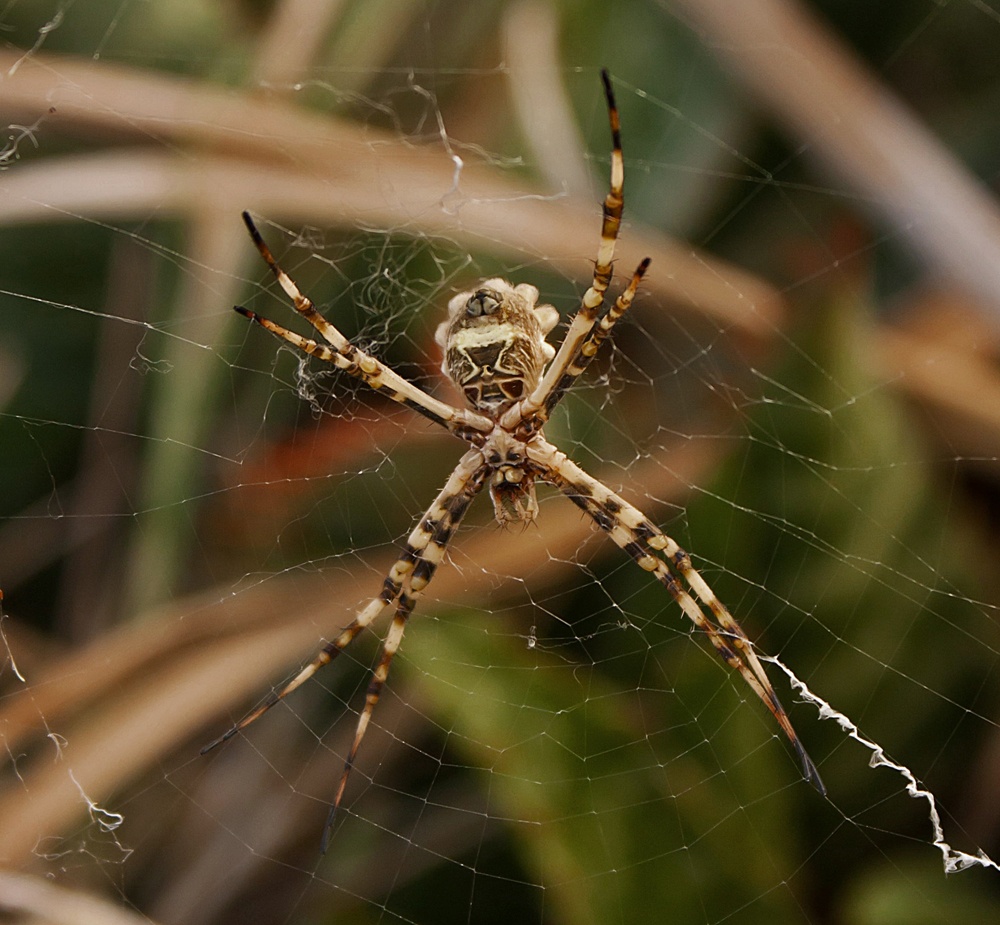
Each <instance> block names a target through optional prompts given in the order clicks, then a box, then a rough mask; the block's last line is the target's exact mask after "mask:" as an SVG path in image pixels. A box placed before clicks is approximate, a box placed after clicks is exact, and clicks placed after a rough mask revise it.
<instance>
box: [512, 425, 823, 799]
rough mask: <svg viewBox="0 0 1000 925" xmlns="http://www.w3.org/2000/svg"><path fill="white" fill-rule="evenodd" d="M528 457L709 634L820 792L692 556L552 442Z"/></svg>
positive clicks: (735, 626)
mask: <svg viewBox="0 0 1000 925" xmlns="http://www.w3.org/2000/svg"><path fill="white" fill-rule="evenodd" d="M529 456H530V457H531V458H532V459H533V460H535V461H536V462H539V463H540V464H542V465H544V466H545V468H546V470H547V472H546V474H545V476H544V478H545V479H546V481H551V482H552V483H553V484H554V485H556V487H558V488H559V490H560V491H562V493H563V494H565V495H566V496H567V497H568V498H569V499H570V500H571V501H572V502H573V503H574V504H576V505H577V507H579V508H581V509H583V510H584V511H586V512H587V514H589V515H590V517H591V518H592V519H593V521H594V522H595V523H596V524H597V526H599V527H600V528H601V529H602V530H603V531H604V532H605V533H607V534H608V536H610V537H611V539H612V540H614V542H615V543H616V544H617V545H618V546H620V547H621V548H622V549H623V550H624V551H625V552H626V553H628V554H629V556H631V557H632V559H633V561H634V562H635V563H636V564H637V565H638V566H639V567H640V568H642V569H643V570H645V571H647V572H650V573H651V574H653V575H654V576H655V578H656V579H657V580H658V581H659V582H660V584H662V585H663V586H664V587H665V588H666V589H667V591H668V592H669V594H670V596H671V597H672V598H673V599H674V600H675V601H676V602H677V604H678V606H680V608H681V610H683V611H684V614H685V616H687V617H688V618H689V619H690V620H691V622H692V623H694V625H695V626H696V627H698V629H699V630H701V631H702V632H704V633H705V635H706V636H708V638H709V641H710V642H711V643H712V645H713V646H714V647H715V649H716V651H717V652H718V653H719V655H720V656H721V657H722V659H723V661H725V663H726V664H727V665H729V667H730V668H733V669H734V670H736V671H738V672H739V673H740V674H741V675H742V676H743V679H744V680H745V681H746V682H747V684H749V685H750V687H751V689H752V690H753V692H754V693H755V694H756V695H757V696H758V697H759V698H760V699H761V700H762V701H763V702H764V705H765V706H766V707H767V708H768V710H770V711H771V714H772V715H773V716H774V718H775V719H776V720H777V721H778V725H779V726H780V727H781V729H782V731H783V732H784V733H785V735H786V736H787V737H788V740H789V741H790V742H791V743H792V747H793V748H794V749H795V752H796V754H797V755H798V758H799V762H800V763H801V765H802V772H803V776H804V777H805V778H806V780H808V781H809V782H810V783H811V784H812V785H813V786H814V787H815V788H816V789H817V790H818V791H819V792H820V793H822V794H825V793H826V788H825V786H824V785H823V781H822V780H821V778H820V776H819V771H818V770H817V769H816V765H815V764H814V763H813V761H812V759H811V758H810V757H809V755H808V754H807V752H806V750H805V748H804V746H803V745H802V742H801V741H800V740H799V737H798V735H797V734H796V732H795V729H794V728H793V727H792V723H791V720H790V719H789V718H788V714H787V713H786V712H785V708H784V707H783V706H782V705H781V701H780V700H779V699H778V695H777V694H776V693H775V691H774V688H773V687H772V686H771V682H770V680H769V679H768V677H767V674H766V673H765V672H764V666H763V665H761V663H760V659H758V658H757V653H756V652H755V651H754V646H753V643H752V642H751V641H750V639H749V637H748V636H747V635H746V633H745V632H744V631H743V628H742V627H741V626H740V625H739V623H737V621H736V619H735V618H734V617H733V615H732V614H731V613H730V612H729V610H728V608H727V607H726V606H725V605H724V604H723V603H722V602H721V601H720V600H719V599H718V597H716V595H715V592H714V591H712V589H711V588H710V587H709V585H708V582H706V581H705V579H704V578H702V576H701V575H700V574H699V573H698V571H697V570H696V569H695V568H694V566H692V565H691V557H690V556H689V555H688V554H687V553H686V552H685V551H684V550H683V549H681V547H680V546H678V545H677V543H676V542H675V541H674V540H673V539H671V538H670V537H669V536H667V535H666V534H665V533H663V532H662V531H661V530H660V529H659V528H658V527H657V526H656V525H655V524H654V523H653V522H652V521H651V520H649V518H648V517H646V516H645V515H644V514H643V513H642V512H641V511H640V510H639V509H638V508H636V507H634V506H633V505H631V504H629V503H628V502H627V501H626V500H625V499H624V498H622V497H620V496H619V495H617V494H616V493H615V492H613V491H612V490H611V489H610V488H608V487H607V486H606V485H604V484H603V483H601V482H599V481H598V480H597V479H595V478H594V477H593V476H591V475H588V474H587V473H586V472H584V471H583V469H581V468H580V467H579V466H578V465H576V463H574V462H573V461H572V460H570V459H569V458H568V457H567V456H566V455H565V454H564V453H562V452H560V451H559V450H557V449H556V448H555V447H554V446H552V444H549V443H547V442H546V441H541V440H540V441H537V442H536V445H535V446H534V447H532V448H529ZM543 460H544V462H543ZM671 566H672V567H673V568H674V569H676V570H677V571H678V572H679V573H680V574H681V575H682V576H683V578H684V580H685V581H686V582H687V584H688V586H689V587H690V588H691V590H692V591H694V593H695V595H696V596H697V597H698V600H699V601H701V604H702V605H704V607H707V608H708V610H709V611H710V612H711V614H712V616H713V617H714V618H715V622H714V623H713V622H712V620H711V619H709V617H708V616H707V615H706V613H705V611H704V610H703V609H702V607H701V606H699V604H698V603H697V601H695V599H694V598H693V597H692V596H691V595H690V594H689V593H688V592H687V591H686V590H685V589H684V586H683V585H682V584H681V583H680V582H679V581H678V580H677V578H676V577H675V576H674V574H673V572H671Z"/></svg>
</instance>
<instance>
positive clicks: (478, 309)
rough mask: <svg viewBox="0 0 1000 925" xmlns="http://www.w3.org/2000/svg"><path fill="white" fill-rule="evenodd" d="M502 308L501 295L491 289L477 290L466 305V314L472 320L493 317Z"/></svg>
mask: <svg viewBox="0 0 1000 925" xmlns="http://www.w3.org/2000/svg"><path fill="white" fill-rule="evenodd" d="M499 307H500V294H499V293H498V292H493V291H492V290H491V289H477V290H476V291H475V292H474V293H473V294H472V296H471V297H470V298H469V301H468V302H466V303H465V313H466V314H467V315H469V316H470V317H471V318H477V317H478V316H479V315H492V314H493V313H494V312H495V311H496V310H497V309H498V308H499Z"/></svg>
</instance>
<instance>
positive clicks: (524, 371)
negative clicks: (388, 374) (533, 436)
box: [437, 279, 559, 416]
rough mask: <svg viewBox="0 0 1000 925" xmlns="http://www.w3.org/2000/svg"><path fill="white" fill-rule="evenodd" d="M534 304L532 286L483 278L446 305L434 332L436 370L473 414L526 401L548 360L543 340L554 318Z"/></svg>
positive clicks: (535, 296) (550, 309) (493, 412)
mask: <svg viewBox="0 0 1000 925" xmlns="http://www.w3.org/2000/svg"><path fill="white" fill-rule="evenodd" d="M537 299H538V290H537V289H536V288H535V287H534V286H529V285H527V284H526V283H522V284H521V285H519V286H511V284H510V283H508V282H507V281H506V280H502V279H488V280H485V281H484V282H483V283H481V284H480V286H479V287H478V288H477V289H474V290H471V291H469V292H462V293H459V294H458V295H457V296H455V297H454V298H453V299H452V300H451V301H450V302H449V303H448V320H447V321H445V322H443V323H442V324H441V325H440V326H439V327H438V330H437V341H438V343H439V344H441V346H442V347H443V348H444V360H443V362H442V364H441V369H442V371H443V372H444V373H445V375H447V376H448V378H449V379H451V381H452V382H454V383H455V385H457V386H458V387H459V388H460V389H461V390H462V392H463V394H464V395H465V398H466V400H467V401H468V402H469V404H470V405H471V406H472V407H473V408H475V409H476V410H477V411H482V412H485V413H486V414H490V415H494V416H495V415H497V414H498V413H499V412H500V411H502V410H504V409H505V408H507V407H509V406H510V405H512V404H513V403H514V402H516V401H519V400H520V399H521V398H524V397H526V396H527V395H528V394H529V393H530V392H531V390H532V389H533V388H534V387H535V386H536V385H537V384H538V381H539V379H540V378H541V374H542V370H543V369H544V367H545V364H546V363H547V362H548V361H549V360H550V359H552V356H553V355H554V353H555V351H554V350H553V348H552V346H551V345H550V344H548V343H546V341H545V335H546V334H548V333H549V331H551V330H552V328H553V327H555V324H556V322H557V321H558V320H559V316H558V314H557V312H556V310H555V309H554V308H553V307H552V306H551V305H536V304H535V303H536V301H537Z"/></svg>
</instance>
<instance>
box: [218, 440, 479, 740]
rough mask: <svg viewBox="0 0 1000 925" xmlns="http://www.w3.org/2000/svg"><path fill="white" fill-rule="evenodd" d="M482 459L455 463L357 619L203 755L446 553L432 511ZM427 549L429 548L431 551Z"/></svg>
mask: <svg viewBox="0 0 1000 925" xmlns="http://www.w3.org/2000/svg"><path fill="white" fill-rule="evenodd" d="M481 463H482V455H481V454H480V453H479V452H478V451H477V450H469V452H468V453H466V454H465V455H464V456H463V457H462V459H461V460H459V463H458V466H456V468H455V471H454V472H453V473H452V475H451V477H450V478H449V480H448V484H447V485H446V486H445V489H444V491H442V492H441V494H440V495H439V496H438V497H437V499H435V502H434V504H433V505H432V506H431V508H430V509H429V510H428V512H427V513H426V514H425V515H424V516H423V517H422V518H421V519H420V523H419V524H417V526H416V527H415V528H414V530H413V532H412V533H411V534H410V536H409V538H408V540H407V542H406V546H405V548H404V550H403V553H402V555H401V556H400V557H399V558H398V559H397V560H396V562H395V563H394V564H393V566H392V568H390V569H389V572H388V574H387V575H386V578H385V581H384V582H383V583H382V591H381V593H380V594H379V595H378V596H377V597H374V598H372V599H371V600H370V601H369V602H368V603H367V604H365V606H364V607H362V608H361V609H360V610H359V611H358V612H357V614H356V615H355V617H354V619H353V620H352V621H351V622H350V623H348V624H347V626H345V627H344V628H343V629H342V630H341V631H340V632H339V633H338V634H337V636H336V638H335V639H333V640H331V641H330V642H328V643H327V644H326V645H325V646H323V648H322V649H320V650H319V652H317V653H316V657H315V658H314V659H313V660H312V661H311V662H310V663H309V664H308V665H306V666H305V667H304V668H303V669H302V670H301V671H300V672H299V673H298V674H297V675H296V676H295V677H294V678H292V680H291V681H289V682H288V683H287V684H286V685H285V686H284V687H282V688H281V689H280V690H278V691H273V692H272V693H271V694H270V695H269V696H268V697H267V699H266V700H265V701H264V702H263V703H262V704H261V705H260V706H259V707H257V708H256V709H254V710H252V711H251V712H250V713H248V714H247V715H246V716H244V717H243V719H241V720H240V721H239V722H238V723H236V724H235V725H233V726H232V727H230V728H229V729H228V730H227V731H226V732H225V733H224V734H223V735H221V736H219V738H217V739H215V740H213V741H212V742H209V743H208V745H206V746H205V747H204V748H203V749H202V750H201V754H203V755H204V754H206V753H207V752H210V751H211V750H212V749H213V748H215V747H217V746H219V745H221V744H222V743H223V742H228V741H229V740H230V739H231V738H232V737H233V736H234V735H236V733H238V732H239V731H240V730H242V729H246V727H247V726H249V725H250V724H251V723H253V722H256V721H257V720H258V719H260V717H262V716H263V715H264V714H265V713H266V712H267V711H268V710H270V709H271V707H273V706H275V705H276V704H278V703H280V702H281V701H282V700H284V699H285V698H286V697H287V696H288V695H289V694H290V693H292V691H294V690H296V688H298V687H301V686H302V685H303V684H304V683H305V682H306V681H308V680H309V679H310V678H311V677H312V676H313V675H314V674H316V672H317V671H319V670H320V668H322V667H323V666H324V665H328V664H329V663H330V662H332V661H333V660H334V658H336V657H337V656H338V655H339V654H340V653H341V652H342V651H343V650H344V649H346V648H347V647H348V646H349V645H350V644H351V643H352V642H353V641H354V639H355V637H356V636H357V635H358V634H359V633H360V632H361V631H362V630H363V629H365V627H367V626H369V625H370V624H371V623H372V622H373V621H374V620H375V619H376V618H377V617H378V616H379V615H380V614H381V613H382V611H383V610H385V608H386V607H388V606H389V605H390V604H391V603H392V602H393V601H394V600H396V598H398V597H399V596H400V595H401V594H402V593H403V584H404V581H406V580H407V579H408V578H410V577H411V575H412V574H415V573H416V570H417V566H418V565H419V563H420V562H421V561H423V560H424V559H425V558H427V557H428V556H429V557H431V558H433V557H434V556H437V557H438V559H440V556H441V555H442V554H443V549H442V550H440V551H439V550H438V549H437V542H436V539H435V529H436V525H435V522H434V520H433V516H432V515H433V512H434V511H436V510H437V509H438V507H439V506H440V502H441V500H442V498H445V495H446V493H447V492H448V489H449V487H453V486H454V485H456V484H458V482H459V481H460V480H461V479H463V478H467V479H469V480H470V481H471V480H472V476H473V475H474V474H475V473H476V470H477V469H478V468H479V467H480V465H481ZM480 478H482V477H480ZM477 490H478V489H477ZM445 500H447V498H445ZM428 550H430V551H429V552H428Z"/></svg>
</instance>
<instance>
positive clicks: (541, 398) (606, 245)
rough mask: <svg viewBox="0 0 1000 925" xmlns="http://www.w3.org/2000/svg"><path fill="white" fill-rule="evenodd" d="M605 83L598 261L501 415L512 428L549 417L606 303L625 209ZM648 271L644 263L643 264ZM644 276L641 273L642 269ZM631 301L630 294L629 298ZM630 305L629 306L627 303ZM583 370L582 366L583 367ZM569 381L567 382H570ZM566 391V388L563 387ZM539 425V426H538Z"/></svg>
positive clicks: (617, 132) (621, 164)
mask: <svg viewBox="0 0 1000 925" xmlns="http://www.w3.org/2000/svg"><path fill="white" fill-rule="evenodd" d="M601 80H602V81H603V83H604V96H605V98H606V100H607V104H608V120H609V122H610V124H611V183H610V187H609V189H608V194H607V196H605V197H604V205H603V219H602V222H601V243H600V246H599V248H598V251H597V261H596V263H595V265H594V277H593V280H592V282H591V284H590V288H589V289H587V291H586V292H585V293H584V295H583V300H582V302H581V304H580V310H579V311H578V312H577V313H576V315H574V316H573V320H572V321H571V322H570V326H569V330H568V331H567V332H566V336H565V337H564V338H563V341H562V343H561V344H560V345H559V350H558V351H557V353H556V355H555V357H554V358H553V359H552V362H551V363H549V366H548V368H547V369H546V371H545V375H544V376H543V377H542V380H541V382H539V383H538V385H537V386H536V387H535V389H534V391H533V392H532V393H531V395H529V396H528V397H527V398H526V399H525V400H524V401H522V402H520V403H518V404H516V405H514V406H513V407H511V408H510V409H509V410H508V411H507V412H506V413H505V414H504V416H503V417H502V418H501V425H502V426H503V427H506V428H512V427H514V426H515V425H516V424H518V423H520V421H521V420H522V419H531V418H536V419H537V427H541V425H542V424H544V422H545V420H546V419H547V418H548V415H549V413H550V412H551V410H552V408H553V407H555V403H556V401H558V399H553V398H552V395H553V392H554V391H555V389H556V387H557V386H558V385H559V384H560V382H562V380H563V376H564V375H565V374H566V373H567V372H568V371H569V369H570V368H571V367H572V366H573V365H574V363H575V361H576V359H577V357H578V355H579V353H580V349H581V347H582V346H583V344H584V343H585V342H586V341H587V339H588V337H589V336H590V334H591V331H592V330H593V328H594V325H595V324H596V323H597V317H598V312H599V311H600V308H601V306H602V305H603V304H604V294H605V293H606V292H607V289H608V285H609V284H610V282H611V264H612V261H613V259H614V255H615V244H616V242H617V240H618V232H619V230H620V228H621V222H622V209H623V207H624V203H625V199H624V192H623V190H624V185H625V161H624V158H623V157H622V139H621V125H620V121H619V118H618V106H617V104H616V103H615V95H614V91H613V90H612V88H611V78H610V77H608V72H607V71H601ZM643 272H645V267H643ZM640 276H641V273H640ZM629 301H631V297H630V298H629ZM626 307H627V306H626ZM581 371H582V370H581ZM567 385H568V383H567ZM563 391H565V389H564V390H563ZM537 427H536V429H537Z"/></svg>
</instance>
